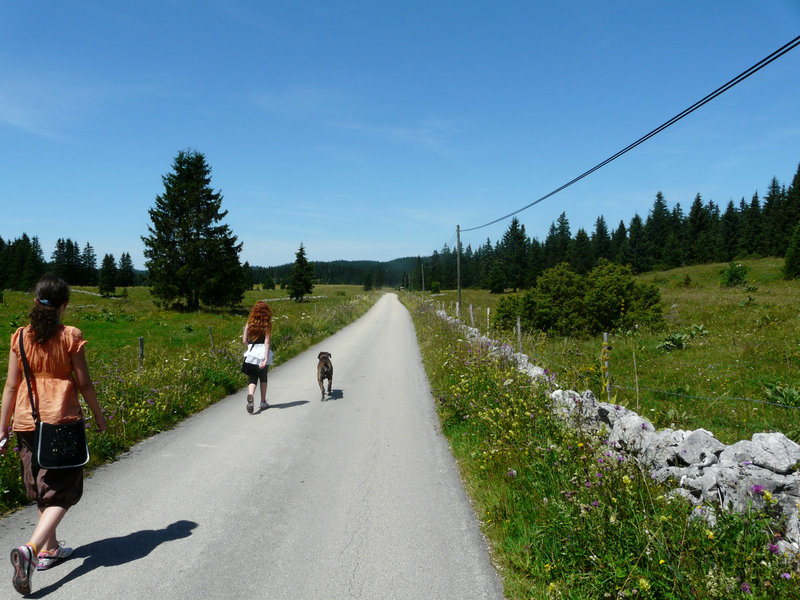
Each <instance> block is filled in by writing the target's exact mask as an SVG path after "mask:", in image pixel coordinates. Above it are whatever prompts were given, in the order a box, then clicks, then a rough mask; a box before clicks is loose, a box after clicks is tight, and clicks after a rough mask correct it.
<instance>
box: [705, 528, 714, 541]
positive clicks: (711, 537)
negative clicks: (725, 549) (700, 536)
mask: <svg viewBox="0 0 800 600" xmlns="http://www.w3.org/2000/svg"><path fill="white" fill-rule="evenodd" d="M705 533H706V537H707V538H708V539H710V540H713V539H714V532H713V531H711V530H710V529H706V532H705Z"/></svg>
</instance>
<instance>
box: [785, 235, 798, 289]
mask: <svg viewBox="0 0 800 600" xmlns="http://www.w3.org/2000/svg"><path fill="white" fill-rule="evenodd" d="M783 278H784V279H798V278H800V223H798V224H797V227H795V228H794V233H792V239H791V240H790V241H789V247H788V248H787V249H786V259H785V261H784V263H783Z"/></svg>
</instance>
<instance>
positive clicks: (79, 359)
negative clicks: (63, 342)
mask: <svg viewBox="0 0 800 600" xmlns="http://www.w3.org/2000/svg"><path fill="white" fill-rule="evenodd" d="M72 369H73V371H74V372H75V381H76V383H77V384H78V389H79V390H80V391H81V395H82V396H83V399H84V400H86V404H88V405H89V408H90V409H91V410H92V414H93V415H94V420H95V423H97V428H98V429H99V430H100V431H101V432H102V431H105V430H106V417H105V415H104V414H103V411H102V410H101V409H100V404H99V403H98V402H97V392H96V391H95V389H94V383H92V378H91V377H89V367H88V366H87V365H86V354H85V353H84V352H83V348H81V349H80V350H79V351H78V352H77V353H76V354H74V355H73V356H72Z"/></svg>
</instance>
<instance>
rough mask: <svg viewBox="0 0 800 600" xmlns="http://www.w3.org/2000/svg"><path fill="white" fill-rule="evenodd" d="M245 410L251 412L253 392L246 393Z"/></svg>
mask: <svg viewBox="0 0 800 600" xmlns="http://www.w3.org/2000/svg"><path fill="white" fill-rule="evenodd" d="M247 412H249V413H250V414H251V415H252V414H253V394H247Z"/></svg>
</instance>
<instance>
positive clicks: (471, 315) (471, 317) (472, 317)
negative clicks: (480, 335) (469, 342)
mask: <svg viewBox="0 0 800 600" xmlns="http://www.w3.org/2000/svg"><path fill="white" fill-rule="evenodd" d="M469 323H470V327H475V313H474V312H473V310H472V304H470V305H469Z"/></svg>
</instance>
